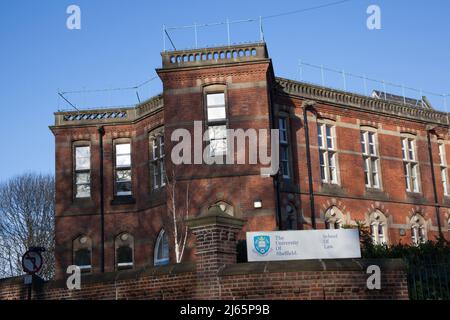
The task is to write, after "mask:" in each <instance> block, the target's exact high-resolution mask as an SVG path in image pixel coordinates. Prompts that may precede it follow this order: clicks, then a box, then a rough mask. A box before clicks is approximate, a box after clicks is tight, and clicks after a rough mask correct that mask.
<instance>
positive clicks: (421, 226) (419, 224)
mask: <svg viewBox="0 0 450 320" xmlns="http://www.w3.org/2000/svg"><path fill="white" fill-rule="evenodd" d="M410 223H411V241H412V243H413V244H414V245H418V244H421V243H425V242H426V241H427V230H426V225H425V219H424V218H423V217H422V216H421V215H419V214H415V215H414V216H413V217H412V218H411V221H410Z"/></svg>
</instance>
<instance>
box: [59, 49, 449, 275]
mask: <svg viewBox="0 0 450 320" xmlns="http://www.w3.org/2000/svg"><path fill="white" fill-rule="evenodd" d="M157 72H158V74H159V77H160V78H161V81H162V82H163V88H164V90H163V93H162V95H159V96H156V97H153V98H151V99H149V100H148V101H145V102H143V103H141V104H139V105H137V106H136V107H134V108H117V109H101V110H84V111H79V112H78V111H73V112H58V113H56V114H55V117H56V121H55V125H54V126H52V127H51V130H52V132H53V133H54V135H55V142H56V190H57V194H56V250H57V251H56V258H57V259H56V261H57V276H58V277H61V276H62V275H63V273H64V270H65V268H66V267H67V266H68V265H71V264H77V265H80V266H82V268H83V269H84V270H85V271H86V272H92V273H97V272H101V271H105V272H106V271H114V270H121V269H128V268H135V267H141V266H148V265H158V264H166V263H167V262H168V261H175V259H176V258H175V252H174V246H173V245H172V244H173V241H172V240H171V239H172V238H173V232H174V227H173V220H172V219H171V216H170V213H169V210H168V208H171V207H173V201H172V200H174V202H175V206H176V207H177V208H179V211H181V212H184V213H188V214H189V216H191V217H192V216H198V215H199V214H201V213H205V212H206V211H207V210H208V209H209V208H210V207H211V206H213V205H216V204H218V205H220V207H221V208H222V210H224V211H225V212H226V213H228V214H230V215H233V216H235V217H237V218H242V219H245V220H246V224H245V226H244V228H243V230H242V231H241V234H240V238H244V237H245V231H262V230H277V229H311V228H340V227H342V226H344V225H350V224H355V223H356V222H357V221H363V222H365V224H366V225H367V226H370V229H371V232H372V236H373V239H374V241H376V242H378V243H388V244H392V243H397V242H403V243H411V242H415V243H418V242H420V241H426V240H433V239H435V237H436V236H438V235H439V233H441V234H442V235H443V236H445V237H447V238H448V237H449V208H450V189H449V186H448V168H447V163H449V161H450V157H449V156H450V149H449V144H450V142H449V139H448V130H449V122H448V114H446V113H442V112H438V111H436V110H434V109H432V107H431V106H430V105H429V103H428V102H427V101H426V99H423V100H420V101H417V100H413V99H408V100H403V99H402V100H401V101H399V100H398V99H397V98H398V97H396V96H393V95H388V94H386V93H380V92H375V93H374V95H373V97H366V96H361V95H356V94H352V93H348V92H342V91H337V90H334V89H329V88H323V87H319V86H314V85H310V84H305V83H301V82H296V81H292V80H287V79H282V78H277V77H275V73H274V70H273V66H272V63H271V60H270V58H269V55H268V51H267V48H266V46H265V44H262V43H256V44H248V45H237V46H231V47H220V48H208V49H198V50H189V51H176V52H164V53H162V67H161V68H160V69H158V70H157ZM305 114H306V119H307V121H306V122H305ZM194 121H201V123H202V126H203V130H213V131H214V132H215V133H214V134H213V135H210V136H209V138H208V139H207V141H203V142H202V143H201V144H200V145H199V146H198V147H199V148H204V147H206V146H207V145H214V146H216V147H217V150H219V151H221V150H222V149H223V146H224V143H225V142H226V137H224V136H223V134H222V133H223V132H224V131H223V130H224V129H225V128H228V129H243V130H247V129H266V130H270V129H279V130H280V131H279V132H280V170H279V173H278V175H274V176H272V177H266V176H261V174H260V169H261V167H262V165H260V164H248V163H249V161H246V162H245V163H247V164H212V165H211V164H183V165H178V166H174V165H173V164H172V162H171V151H172V148H173V147H174V146H175V144H176V142H173V141H171V140H172V139H171V138H173V137H172V133H173V132H174V130H175V129H186V130H187V131H189V132H190V133H192V135H194V134H195V132H194V131H195V128H194ZM305 124H307V126H305ZM306 134H308V135H309V139H306V138H305V137H306ZM194 145H195V142H193V148H195V146H194ZM221 148H222V149H221ZM249 148H250V146H249V145H248V144H246V146H245V149H246V150H247V151H248V149H249ZM222 151H223V150H222ZM191 156H192V155H191ZM248 157H249V155H248V152H247V160H248ZM431 164H433V165H431ZM432 168H433V169H434V170H431V169H432ZM165 172H167V176H168V177H169V181H167V180H166V179H165V177H166V174H165ZM174 176H175V177H176V185H175V186H174V185H173V183H170V181H173V177H174ZM167 183H169V185H167ZM171 190H172V191H173V192H172V191H171ZM186 191H188V193H187V192H186ZM173 194H175V195H176V196H175V197H172V195H173ZM187 200H188V201H187ZM186 207H188V209H189V210H188V211H187V210H186V209H185V208H186ZM194 253H195V245H194V242H192V241H190V240H189V241H188V243H187V247H186V251H185V255H184V260H191V259H194Z"/></svg>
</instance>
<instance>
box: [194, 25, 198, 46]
mask: <svg viewBox="0 0 450 320" xmlns="http://www.w3.org/2000/svg"><path fill="white" fill-rule="evenodd" d="M194 33H195V49H197V48H198V41H197V23H196V22H194Z"/></svg>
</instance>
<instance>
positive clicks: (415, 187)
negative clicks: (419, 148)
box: [402, 138, 420, 193]
mask: <svg viewBox="0 0 450 320" xmlns="http://www.w3.org/2000/svg"><path fill="white" fill-rule="evenodd" d="M402 155H403V168H404V173H405V183H406V191H408V192H417V193H418V192H420V183H419V164H418V161H417V155H416V140H415V139H413V138H402Z"/></svg>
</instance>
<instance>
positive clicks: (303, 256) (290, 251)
mask: <svg viewBox="0 0 450 320" xmlns="http://www.w3.org/2000/svg"><path fill="white" fill-rule="evenodd" d="M247 256H248V261H283V260H311V259H350V258H361V247H360V243H359V232H358V230H357V229H337V230H328V229H327V230H305V231H273V232H247Z"/></svg>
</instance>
